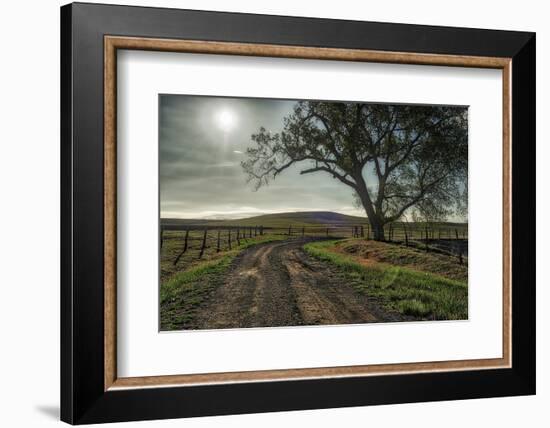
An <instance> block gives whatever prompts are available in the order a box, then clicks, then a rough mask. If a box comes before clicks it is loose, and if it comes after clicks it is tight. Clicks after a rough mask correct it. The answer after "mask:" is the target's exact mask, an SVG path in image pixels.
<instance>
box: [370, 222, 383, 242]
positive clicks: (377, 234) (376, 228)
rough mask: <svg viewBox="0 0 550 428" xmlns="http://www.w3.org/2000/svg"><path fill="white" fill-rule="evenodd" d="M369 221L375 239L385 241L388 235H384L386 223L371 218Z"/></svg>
mask: <svg viewBox="0 0 550 428" xmlns="http://www.w3.org/2000/svg"><path fill="white" fill-rule="evenodd" d="M369 221H370V224H371V226H372V234H373V235H374V240H375V241H385V240H386V237H385V236H384V225H383V224H382V223H381V222H379V221H378V220H377V219H372V220H371V219H369Z"/></svg>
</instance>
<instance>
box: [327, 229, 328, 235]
mask: <svg viewBox="0 0 550 428" xmlns="http://www.w3.org/2000/svg"><path fill="white" fill-rule="evenodd" d="M327 238H328V227H327Z"/></svg>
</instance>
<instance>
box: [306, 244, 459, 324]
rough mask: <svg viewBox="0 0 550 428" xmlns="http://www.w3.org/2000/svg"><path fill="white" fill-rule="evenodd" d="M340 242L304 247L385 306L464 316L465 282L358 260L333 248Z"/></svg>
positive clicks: (424, 314)
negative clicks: (363, 262)
mask: <svg viewBox="0 0 550 428" xmlns="http://www.w3.org/2000/svg"><path fill="white" fill-rule="evenodd" d="M349 241H352V240H347V242H349ZM342 242H346V241H334V240H331V241H323V242H312V243H308V244H306V245H304V248H305V250H306V251H307V253H308V254H310V255H311V256H313V257H315V258H317V259H319V260H323V261H325V262H328V263H331V264H332V265H334V266H336V267H337V268H338V269H339V271H340V273H341V275H343V276H344V277H345V278H346V279H347V280H348V281H349V282H350V284H351V285H352V286H353V287H354V288H355V289H356V290H357V291H358V292H361V293H364V294H366V295H368V296H371V297H374V298H376V299H377V300H378V301H380V302H381V304H382V305H383V306H384V307H385V308H386V309H389V310H394V311H398V312H399V313H401V314H404V315H410V316H413V317H417V318H422V319H437V320H461V319H467V318H468V286H467V283H466V282H464V281H457V280H452V279H449V278H445V277H443V276H441V275H438V274H434V273H430V272H422V271H417V270H413V269H409V268H406V267H403V266H395V265H391V264H387V263H379V262H372V264H368V263H367V264H362V263H360V262H359V261H358V259H357V257H354V256H351V255H349V254H344V253H340V252H337V251H336V250H335V246H336V245H338V244H340V245H341V244H342ZM386 245H391V244H386Z"/></svg>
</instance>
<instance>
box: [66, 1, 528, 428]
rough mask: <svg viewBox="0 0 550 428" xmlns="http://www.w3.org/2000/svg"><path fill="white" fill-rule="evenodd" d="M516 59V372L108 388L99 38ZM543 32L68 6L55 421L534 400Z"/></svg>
mask: <svg viewBox="0 0 550 428" xmlns="http://www.w3.org/2000/svg"><path fill="white" fill-rule="evenodd" d="M105 35H118V36H136V37H154V38H167V39H187V40H208V41H227V42H242V43H263V44H274V45H278V44H280V45H295V46H315V47H331V48H351V49H368V50H374V51H397V52H414V53H427V54H448V55H471V56H491V57H509V58H512V127H511V128H512V171H513V175H512V243H513V247H512V367H511V368H507V369H495V370H468V371H454V372H432V373H417V374H399V375H391V376H387V375H386V376H383V375H380V376H366V377H349V378H324V379H308V380H293V381H269V382H254V383H240V384H237V383H235V384H220V385H210V386H185V387H166V388H143V389H129V390H116V391H106V392H105V391H104V318H103V310H104V295H103V279H104V278H103V275H104V254H103V251H104V246H103V236H104V235H103V232H104V223H103V219H104V199H103V198H104V187H103V184H104V183H103V168H104V158H103V156H104V152H103V135H104V134H103V132H104V129H103V120H104V115H103V113H104V104H103V102H104V99H103V87H104V86H103V84H104V81H103V77H104V74H103V72H104V68H103V59H104V45H103V43H104V36H105ZM535 98H536V91H535V34H534V33H528V32H512V31H494V30H481V29H466V28H448V27H434V26H420V25H407V24H390V23H375V22H357V21H342V20H328V19H311V18H297V17H285V16H267V15H251V14H237V13H221V12H205V11H191V10H178V9H161V8H144V7H128V6H112V5H100V4H85V3H73V4H69V5H66V6H63V7H62V8H61V419H62V420H63V421H65V422H68V423H71V424H86V423H99V422H116V421H133V420H145V419H165V418H179V417H191V416H204V415H224V414H239V413H257V412H270V411H283V410H301V409H317V408H329V407H333V408H334V407H347V406H364V405H374V404H391V403H405V402H419V401H439V400H458V399H469V398H482V397H499V396H514V395H529V394H534V393H535V335H536V330H535Z"/></svg>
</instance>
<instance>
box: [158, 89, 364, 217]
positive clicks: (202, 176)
mask: <svg viewBox="0 0 550 428" xmlns="http://www.w3.org/2000/svg"><path fill="white" fill-rule="evenodd" d="M294 104H295V101H286V100H266V99H250V98H220V97H203V96H189V95H161V96H160V100H159V108H160V116H159V126H160V133H159V136H160V209H161V217H163V218H167V217H170V218H196V219H200V218H220V219H228V218H243V217H251V216H254V215H259V214H267V213H276V212H290V211H334V212H339V213H342V214H350V215H360V216H364V215H365V213H364V211H363V210H362V209H359V208H357V207H356V206H354V199H353V194H352V190H351V189H350V188H349V187H348V186H346V185H344V184H342V183H340V182H339V181H337V180H335V179H333V178H332V177H330V176H329V175H328V174H324V173H322V172H320V173H314V174H307V175H302V176H300V175H299V171H300V170H301V169H304V166H305V165H304V164H302V165H300V164H298V165H294V166H293V167H291V168H289V169H288V170H286V171H285V172H284V173H282V174H281V175H280V176H278V177H277V178H276V179H275V180H274V181H271V182H270V183H269V185H268V186H264V187H262V188H260V189H259V190H257V191H255V190H254V186H253V183H248V184H247V182H246V174H245V173H244V171H243V169H242V167H241V165H240V162H241V161H242V160H244V159H245V154H244V153H245V151H246V148H247V147H249V146H252V145H253V142H252V140H251V138H250V136H251V134H253V133H256V132H257V131H258V129H259V128H260V127H261V126H263V127H265V128H266V129H268V130H269V131H272V132H280V131H281V130H282V126H283V118H284V117H285V116H287V115H288V114H289V113H290V112H291V111H292V108H293V106H294Z"/></svg>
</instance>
